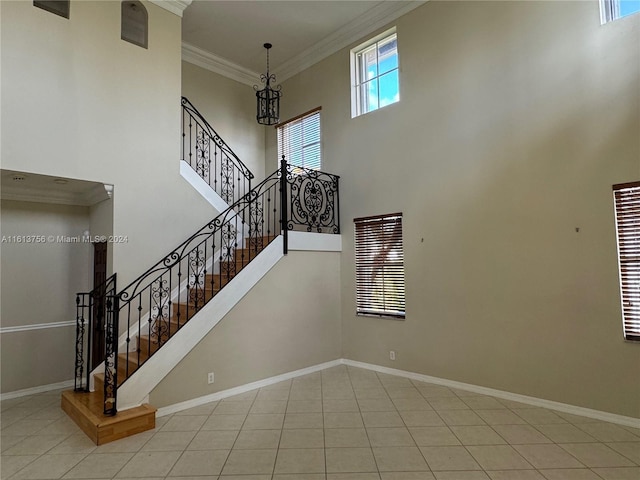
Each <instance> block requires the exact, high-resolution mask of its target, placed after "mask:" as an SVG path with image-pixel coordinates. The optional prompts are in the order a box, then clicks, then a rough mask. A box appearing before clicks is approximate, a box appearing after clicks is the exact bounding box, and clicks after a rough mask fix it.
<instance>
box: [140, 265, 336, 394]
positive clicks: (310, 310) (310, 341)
mask: <svg viewBox="0 0 640 480" xmlns="http://www.w3.org/2000/svg"><path fill="white" fill-rule="evenodd" d="M339 270H340V255H339V254H337V253H326V252H289V255H287V256H286V257H284V258H283V259H281V260H280V261H279V262H278V263H277V264H276V265H275V266H274V267H273V268H272V269H271V270H270V271H269V273H267V275H266V276H265V277H263V278H262V279H261V280H260V281H259V282H258V283H257V284H256V286H255V287H253V289H251V290H250V291H249V293H248V294H247V295H246V296H245V297H244V298H243V299H242V301H240V303H238V304H237V305H236V306H235V307H234V308H233V309H232V310H231V311H230V312H229V314H228V315H226V316H225V317H224V318H223V319H222V320H221V321H220V323H219V324H218V325H216V326H215V328H214V329H213V330H212V331H211V332H210V333H209V334H208V335H207V336H205V338H204V339H203V340H202V341H201V342H200V343H199V344H198V345H197V346H196V347H195V348H194V349H193V350H192V351H191V353H189V355H187V356H186V357H185V358H184V360H182V362H180V363H179V364H178V366H176V368H174V369H173V370H172V371H171V373H169V375H167V377H166V378H165V379H164V380H163V381H162V382H161V383H160V384H159V385H158V386H157V387H156V388H155V389H154V390H153V391H152V392H151V395H150V397H149V401H150V403H151V404H152V405H153V406H155V407H163V406H166V405H171V404H174V403H177V402H181V401H184V400H189V399H192V398H197V397H200V396H203V395H208V394H211V393H215V392H218V391H221V390H226V389H229V388H233V387H237V386H239V385H244V384H246V383H249V382H254V381H257V380H262V379H264V378H268V377H272V376H274V375H279V374H282V373H287V372H291V371H293V370H298V369H301V368H305V367H309V366H313V365H317V364H319V363H323V362H328V361H331V360H335V359H338V358H340V357H341V351H340V345H341V341H340V336H341V330H340V301H339V299H340V278H339V275H340V274H339ZM327 299H330V300H331V301H327ZM208 372H214V373H215V383H214V384H212V385H208V384H207V373H208Z"/></svg>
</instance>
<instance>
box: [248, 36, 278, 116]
mask: <svg viewBox="0 0 640 480" xmlns="http://www.w3.org/2000/svg"><path fill="white" fill-rule="evenodd" d="M271 46H272V45H271V44H270V43H265V44H264V48H265V49H266V50H267V73H266V74H262V75H260V81H261V82H262V83H263V84H264V88H263V89H262V90H259V88H260V87H259V86H258V85H254V86H253V88H254V90H256V99H257V110H256V120H257V121H258V123H260V124H262V125H275V124H277V123H278V122H279V121H280V96H281V95H282V92H281V91H280V88H281V87H280V85H278V86H276V87H272V86H271V82H274V83H275V81H276V76H275V74H270V73H269V49H270V48H271Z"/></svg>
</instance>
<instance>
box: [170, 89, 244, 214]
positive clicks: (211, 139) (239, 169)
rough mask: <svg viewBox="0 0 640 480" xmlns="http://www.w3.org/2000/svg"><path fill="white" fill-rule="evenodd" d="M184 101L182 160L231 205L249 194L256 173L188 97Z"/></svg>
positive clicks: (183, 98)
mask: <svg viewBox="0 0 640 480" xmlns="http://www.w3.org/2000/svg"><path fill="white" fill-rule="evenodd" d="M181 103H182V149H181V159H182V160H183V161H185V162H186V163H188V164H189V165H190V166H191V168H193V170H194V171H195V172H196V173H197V174H198V175H199V176H200V177H201V178H202V179H203V180H204V181H205V182H207V184H208V185H209V186H211V188H213V190H214V191H215V192H216V193H217V194H218V195H220V197H221V198H222V199H223V200H224V201H225V202H226V203H227V204H228V205H231V204H232V203H234V202H235V201H237V200H239V199H241V198H242V197H243V196H244V195H246V194H247V193H249V191H250V190H251V180H252V179H253V174H252V173H251V171H250V170H249V169H248V168H247V167H246V165H245V164H244V163H242V161H240V159H239V158H238V157H237V155H236V154H235V153H234V152H233V150H231V148H229V146H228V145H227V144H226V143H225V141H224V140H223V139H222V138H221V137H220V136H219V135H218V134H217V133H216V131H215V130H214V129H213V128H212V127H211V125H209V123H208V122H207V121H206V120H205V119H204V117H203V116H202V115H201V114H200V112H198V110H197V109H196V108H195V107H194V106H193V105H192V104H191V102H190V101H189V100H188V99H187V98H185V97H182V101H181Z"/></svg>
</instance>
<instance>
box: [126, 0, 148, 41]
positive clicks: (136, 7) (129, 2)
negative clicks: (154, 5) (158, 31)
mask: <svg viewBox="0 0 640 480" xmlns="http://www.w3.org/2000/svg"><path fill="white" fill-rule="evenodd" d="M120 38H121V39H122V40H125V41H127V42H129V43H133V44H134V45H138V46H139V47H142V48H147V46H148V43H149V17H148V15H147V9H146V8H144V5H142V3H140V2H138V1H137V0H125V1H123V2H122V3H121V21H120Z"/></svg>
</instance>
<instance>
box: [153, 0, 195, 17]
mask: <svg viewBox="0 0 640 480" xmlns="http://www.w3.org/2000/svg"><path fill="white" fill-rule="evenodd" d="M192 1H193V0H150V2H151V3H153V4H154V5H157V6H158V7H160V8H164V9H165V10H167V11H169V12H171V13H173V14H175V15H177V16H179V17H180V18H182V12H184V10H185V9H186V8H187V7H188V6H189V5H191V2H192Z"/></svg>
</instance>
